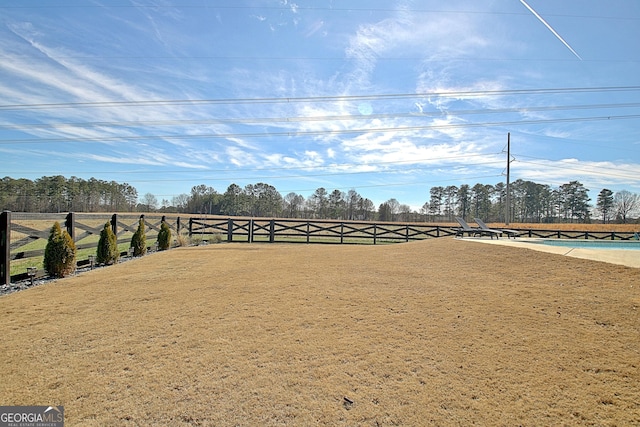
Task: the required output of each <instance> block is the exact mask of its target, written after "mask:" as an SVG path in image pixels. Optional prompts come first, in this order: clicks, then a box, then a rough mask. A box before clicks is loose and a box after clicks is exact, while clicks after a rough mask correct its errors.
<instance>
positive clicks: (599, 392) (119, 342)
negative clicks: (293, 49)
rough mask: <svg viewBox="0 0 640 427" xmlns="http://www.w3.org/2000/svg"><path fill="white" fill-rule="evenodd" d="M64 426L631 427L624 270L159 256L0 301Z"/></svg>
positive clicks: (286, 249)
mask: <svg viewBox="0 0 640 427" xmlns="http://www.w3.org/2000/svg"><path fill="white" fill-rule="evenodd" d="M0 334H1V336H2V351H1V352H0V366H1V367H2V368H1V369H2V376H1V377H2V380H1V381H0V402H1V404H3V405H31V404H37V405H64V407H65V417H66V425H68V426H276V425H292V426H311V425H320V426H335V425H349V426H354V425H357V426H390V425H404V426H417V425H420V426H422V425H439V426H449V425H451V426H469V425H496V426H517V425H525V426H532V425H578V426H628V425H640V385H639V384H640V340H639V339H638V337H639V336H640V269H633V268H628V267H623V266H617V265H612V264H605V263H600V262H594V261H587V260H581V259H576V258H569V257H561V256H557V255H553V254H548V253H542V252H535V251H530V250H527V249H520V248H510V247H504V246H494V245H484V244H474V243H471V242H465V241H464V240H459V239H452V238H442V239H433V240H427V241H421V242H414V243H406V244H397V245H384V246H346V245H345V246H338V245H304V244H272V245H269V244H253V245H251V244H246V243H233V244H221V245H208V246H200V247H186V248H179V249H174V250H171V251H166V252H160V253H156V254H152V255H148V256H145V257H143V258H140V259H136V260H132V261H128V262H125V263H121V264H118V265H115V266H111V267H107V268H101V269H96V270H93V271H88V272H84V273H81V274H78V275H77V276H74V277H69V278H66V279H62V280H58V281H55V282H50V283H47V284H43V285H41V286H38V287H35V288H32V289H29V290H26V291H21V292H18V293H13V294H10V295H6V296H3V297H0Z"/></svg>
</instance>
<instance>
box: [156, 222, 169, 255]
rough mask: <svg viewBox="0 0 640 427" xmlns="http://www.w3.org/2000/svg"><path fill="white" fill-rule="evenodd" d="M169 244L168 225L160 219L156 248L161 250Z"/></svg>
mask: <svg viewBox="0 0 640 427" xmlns="http://www.w3.org/2000/svg"><path fill="white" fill-rule="evenodd" d="M170 246H171V229H170V228H169V225H168V224H167V223H166V222H165V221H162V224H161V225H160V231H159V232H158V249H159V250H161V251H163V250H165V249H169V247H170Z"/></svg>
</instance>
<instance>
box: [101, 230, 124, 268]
mask: <svg viewBox="0 0 640 427" xmlns="http://www.w3.org/2000/svg"><path fill="white" fill-rule="evenodd" d="M118 258H120V252H119V251H118V239H117V238H116V235H115V234H114V233H113V230H112V229H111V224H110V223H109V222H107V223H106V224H105V225H104V228H103V229H102V231H101V232H100V240H99V241H98V251H97V253H96V262H97V263H98V264H105V265H109V264H115V263H116V262H118Z"/></svg>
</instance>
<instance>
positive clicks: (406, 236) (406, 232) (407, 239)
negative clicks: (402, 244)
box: [405, 225, 409, 242]
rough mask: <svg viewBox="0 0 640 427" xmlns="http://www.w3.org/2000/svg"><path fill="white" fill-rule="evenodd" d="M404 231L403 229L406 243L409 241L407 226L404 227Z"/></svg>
mask: <svg viewBox="0 0 640 427" xmlns="http://www.w3.org/2000/svg"><path fill="white" fill-rule="evenodd" d="M405 227H406V229H405V239H406V240H405V241H406V242H408V241H409V226H408V225H405Z"/></svg>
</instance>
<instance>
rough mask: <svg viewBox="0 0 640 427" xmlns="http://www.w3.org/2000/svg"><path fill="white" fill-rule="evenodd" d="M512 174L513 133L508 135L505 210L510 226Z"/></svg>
mask: <svg viewBox="0 0 640 427" xmlns="http://www.w3.org/2000/svg"><path fill="white" fill-rule="evenodd" d="M510 173H511V132H509V133H507V200H506V202H505V208H504V223H505V225H509V218H510V216H511V187H510V185H509V178H510V177H509V175H510Z"/></svg>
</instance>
